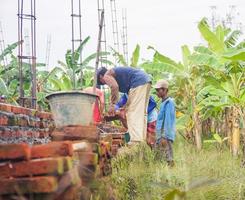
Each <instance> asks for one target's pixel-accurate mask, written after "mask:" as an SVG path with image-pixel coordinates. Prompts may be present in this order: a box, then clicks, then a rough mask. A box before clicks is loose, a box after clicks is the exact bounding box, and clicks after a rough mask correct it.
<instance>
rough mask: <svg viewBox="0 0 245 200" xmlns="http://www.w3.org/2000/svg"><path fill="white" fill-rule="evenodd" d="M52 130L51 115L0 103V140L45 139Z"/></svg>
mask: <svg viewBox="0 0 245 200" xmlns="http://www.w3.org/2000/svg"><path fill="white" fill-rule="evenodd" d="M53 129H54V121H53V118H52V114H51V113H48V112H40V111H37V110H33V109H29V108H24V107H20V106H14V105H10V104H4V103H0V138H1V139H10V138H19V137H34V138H45V137H48V136H49V135H50V133H51V132H52V130H53Z"/></svg>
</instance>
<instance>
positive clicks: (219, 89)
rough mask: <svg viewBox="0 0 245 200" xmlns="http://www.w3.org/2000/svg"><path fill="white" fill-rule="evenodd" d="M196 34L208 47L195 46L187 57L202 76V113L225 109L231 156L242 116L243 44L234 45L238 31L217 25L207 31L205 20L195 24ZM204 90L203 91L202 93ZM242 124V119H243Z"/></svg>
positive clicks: (235, 150)
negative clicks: (196, 27) (203, 80)
mask: <svg viewBox="0 0 245 200" xmlns="http://www.w3.org/2000/svg"><path fill="white" fill-rule="evenodd" d="M198 28H199V31H200V33H201V35H202V36H203V38H204V39H205V40H206V41H207V43H208V47H205V46H198V47H195V53H194V54H193V55H192V56H191V57H190V60H191V62H192V63H193V64H194V65H198V66H200V69H201V70H202V75H203V76H204V77H205V85H206V87H205V88H204V89H203V90H202V93H203V94H205V95H206V96H208V97H207V98H206V99H204V100H203V102H202V103H201V104H202V108H203V110H207V109H208V110H209V112H210V110H217V108H219V110H221V111H223V112H224V110H225V109H226V110H228V112H225V113H226V114H229V116H228V117H226V118H227V119H228V120H227V124H228V128H229V131H228V133H227V135H228V137H229V138H230V142H231V149H232V152H233V155H237V153H238V149H239V138H240V136H239V135H240V132H239V125H238V124H239V120H240V118H243V116H244V113H243V112H244V111H243V110H244V100H243V98H244V97H243V93H244V60H245V49H244V42H242V43H238V44H237V40H238V37H239V35H240V32H238V31H231V30H230V29H226V28H224V27H222V26H217V28H216V30H215V31H211V29H210V27H209V26H208V24H207V22H206V19H203V20H201V22H200V23H199V24H198ZM205 91H206V92H205ZM210 108H211V109H210ZM243 121H244V119H243Z"/></svg>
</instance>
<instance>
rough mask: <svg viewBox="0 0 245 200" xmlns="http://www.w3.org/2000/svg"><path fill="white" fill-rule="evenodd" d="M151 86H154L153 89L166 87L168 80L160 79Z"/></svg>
mask: <svg viewBox="0 0 245 200" xmlns="http://www.w3.org/2000/svg"><path fill="white" fill-rule="evenodd" d="M153 88H155V89H159V88H166V89H168V81H166V80H163V79H161V80H159V81H157V83H156V85H154V86H153Z"/></svg>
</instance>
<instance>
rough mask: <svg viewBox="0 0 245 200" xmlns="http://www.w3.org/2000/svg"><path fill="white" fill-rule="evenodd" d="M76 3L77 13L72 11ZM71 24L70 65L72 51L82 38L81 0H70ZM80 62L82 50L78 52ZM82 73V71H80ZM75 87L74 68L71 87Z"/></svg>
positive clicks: (80, 42)
mask: <svg viewBox="0 0 245 200" xmlns="http://www.w3.org/2000/svg"><path fill="white" fill-rule="evenodd" d="M75 1H76V3H78V5H76V7H77V8H78V13H75V11H74V7H75V6H74V4H75ZM75 22H78V32H77V31H76V29H75ZM71 26H72V39H71V43H72V65H74V64H75V63H74V52H75V48H76V47H78V46H80V45H81V44H82V42H83V40H82V10H81V0H71ZM81 63H82V51H81V52H80V64H81ZM81 75H82V71H81ZM75 88H76V82H75V70H73V89H75Z"/></svg>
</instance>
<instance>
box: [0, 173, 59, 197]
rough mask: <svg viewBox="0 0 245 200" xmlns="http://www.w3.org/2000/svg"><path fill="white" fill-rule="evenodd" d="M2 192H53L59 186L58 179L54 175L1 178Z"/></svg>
mask: <svg viewBox="0 0 245 200" xmlns="http://www.w3.org/2000/svg"><path fill="white" fill-rule="evenodd" d="M0 185H1V187H0V194H14V193H19V194H26V193H51V192H55V191H56V190H57V188H58V183H57V179H56V178H55V177H52V176H40V177H30V178H13V179H0Z"/></svg>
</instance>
